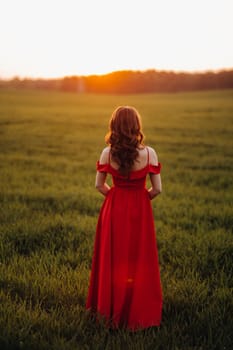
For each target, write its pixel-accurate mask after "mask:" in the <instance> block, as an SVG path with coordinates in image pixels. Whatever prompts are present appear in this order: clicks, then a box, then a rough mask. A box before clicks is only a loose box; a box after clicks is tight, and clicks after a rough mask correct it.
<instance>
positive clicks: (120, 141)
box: [105, 106, 144, 175]
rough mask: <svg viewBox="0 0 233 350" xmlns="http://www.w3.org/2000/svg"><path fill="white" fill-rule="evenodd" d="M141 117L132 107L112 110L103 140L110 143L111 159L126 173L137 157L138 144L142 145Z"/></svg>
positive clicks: (120, 170)
mask: <svg viewBox="0 0 233 350" xmlns="http://www.w3.org/2000/svg"><path fill="white" fill-rule="evenodd" d="M143 140H144V135H143V133H142V125H141V117H140V115H139V113H138V111H137V110H136V109H135V108H134V107H129V106H120V107H118V108H117V109H115V111H114V112H113V114H112V116H111V119H110V122H109V132H108V134H107V135H106V136H105V141H106V143H107V144H108V145H110V147H111V150H110V152H111V153H110V154H111V156H112V159H113V160H114V161H115V162H116V163H117V164H118V165H119V172H120V173H121V174H122V175H128V173H129V172H130V170H131V168H132V166H133V164H134V162H135V160H136V159H137V157H138V150H137V148H138V146H139V145H143Z"/></svg>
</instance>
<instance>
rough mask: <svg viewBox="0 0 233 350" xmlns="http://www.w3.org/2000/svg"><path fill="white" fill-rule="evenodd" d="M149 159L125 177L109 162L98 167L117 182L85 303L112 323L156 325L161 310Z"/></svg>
mask: <svg viewBox="0 0 233 350" xmlns="http://www.w3.org/2000/svg"><path fill="white" fill-rule="evenodd" d="M160 168H161V164H160V163H159V164H158V165H157V166H154V165H151V164H149V153H148V163H147V165H146V166H145V167H144V168H142V169H140V170H136V171H131V172H130V174H129V177H128V178H125V177H123V176H122V175H121V174H120V173H119V171H118V170H116V169H114V168H113V167H112V166H111V165H110V163H107V164H100V163H99V161H98V162H97V170H98V171H100V172H106V173H109V174H111V175H112V179H113V186H112V187H111V189H110V191H109V192H108V194H107V196H106V197H105V200H104V202H103V205H102V208H101V211H100V215H99V219H98V224H97V228H96V237H95V244H94V254H93V259H92V270H91V276H90V284H89V290H88V296H87V301H86V308H87V309H89V310H91V311H93V312H94V313H95V314H99V315H101V316H103V318H104V319H106V320H107V322H108V324H109V325H110V326H111V327H113V328H115V327H121V326H123V327H126V328H128V329H131V330H136V329H140V328H147V327H151V326H158V325H159V324H160V321H161V313H162V289H161V283H160V273H159V262H158V252H157V245H156V238H155V227H154V220H153V212H152V207H151V201H150V198H149V194H148V191H147V189H146V188H145V185H146V176H147V174H148V173H154V174H159V173H160Z"/></svg>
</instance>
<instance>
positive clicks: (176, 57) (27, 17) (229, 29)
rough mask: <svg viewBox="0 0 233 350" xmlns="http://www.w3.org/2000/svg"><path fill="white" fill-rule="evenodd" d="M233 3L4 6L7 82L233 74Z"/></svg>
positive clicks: (24, 2) (31, 2)
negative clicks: (149, 73)
mask: <svg viewBox="0 0 233 350" xmlns="http://www.w3.org/2000/svg"><path fill="white" fill-rule="evenodd" d="M232 14H233V0H0V78H12V77H15V76H18V77H22V78H25V77H32V78H39V77H44V78H53V77H63V76H68V75H89V74H105V73H108V72H112V71H117V70H124V69H132V70H146V69H158V70H174V71H204V70H219V69H223V68H225V69H226V68H232V67H233V45H232V37H233V21H232Z"/></svg>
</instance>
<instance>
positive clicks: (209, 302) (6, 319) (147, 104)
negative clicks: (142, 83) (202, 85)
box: [0, 90, 233, 350]
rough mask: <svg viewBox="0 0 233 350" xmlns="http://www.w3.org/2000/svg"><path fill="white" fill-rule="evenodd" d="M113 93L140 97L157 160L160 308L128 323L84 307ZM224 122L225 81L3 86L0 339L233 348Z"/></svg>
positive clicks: (39, 344) (227, 106)
mask: <svg viewBox="0 0 233 350" xmlns="http://www.w3.org/2000/svg"><path fill="white" fill-rule="evenodd" d="M121 104H127V105H133V106H135V107H136V108H138V110H139V112H140V113H141V115H142V120H143V126H144V132H145V134H146V142H147V143H148V144H149V145H151V146H152V147H154V148H155V149H156V151H157V153H158V155H159V160H160V161H161V162H162V164H163V169H162V181H163V193H162V195H161V196H159V197H158V198H156V199H155V200H154V201H153V202H152V204H153V211H154V217H155V224H156V228H157V241H158V249H159V259H160V267H161V279H162V285H163V295H164V307H163V319H162V324H161V326H160V327H159V328H151V329H147V330H143V331H139V332H136V333H131V332H129V331H126V330H119V331H116V332H111V331H109V330H108V329H106V328H105V327H104V325H102V324H99V325H96V324H95V323H94V322H93V321H92V320H91V319H90V318H89V316H88V315H87V313H86V312H85V300H86V294H87V287H88V281H89V271H90V266H91V258H92V249H93V242H94V235H95V227H96V223H97V217H98V213H99V209H100V206H101V203H102V200H103V198H102V197H101V195H100V194H98V193H97V191H96V190H95V188H94V180H95V163H96V160H97V159H98V157H99V154H100V152H101V150H102V148H103V147H105V144H104V135H105V133H106V132H107V127H108V120H109V117H110V114H111V112H112V110H113V109H114V108H115V107H117V106H118V105H121ZM232 122H233V91H232V90H228V91H227V90H226V91H212V92H195V93H177V94H144V95H128V96H122V95H119V96H116V95H77V94H65V93H57V92H46V91H16V90H1V91H0V205H1V208H0V348H1V349H30V350H33V349H38V350H42V349H59V350H60V349H61V350H63V349H64V350H71V349H72V350H73V349H84V350H85V349H100V350H103V349H123V350H127V349H132V350H142V349H151V350H155V349H162V350H166V349H169V350H170V349H172V350H173V349H174V350H175V349H177V350H188V349H199V350H203V349H211V350H212V349H232V344H233V326H232V325H233V277H232V276H233V264H232V262H233V236H232V227H233V215H232V214H233V213H232V169H233V162H232V156H233V151H232V150H233V141H232V139H233V138H232V132H233V123H232ZM109 181H110V179H109ZM152 278H153V276H152Z"/></svg>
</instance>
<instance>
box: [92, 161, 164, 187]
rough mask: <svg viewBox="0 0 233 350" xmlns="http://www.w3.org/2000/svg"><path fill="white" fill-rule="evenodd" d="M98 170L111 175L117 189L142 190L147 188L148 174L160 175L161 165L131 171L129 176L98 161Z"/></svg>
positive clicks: (149, 165) (108, 164) (150, 165)
mask: <svg viewBox="0 0 233 350" xmlns="http://www.w3.org/2000/svg"><path fill="white" fill-rule="evenodd" d="M96 168H97V170H98V171H99V172H104V173H109V174H111V175H112V180H113V184H114V186H115V187H120V188H127V189H140V188H145V184H146V176H147V174H148V173H153V174H159V173H160V169H161V163H158V165H152V164H149V163H148V164H147V165H146V166H145V167H143V168H142V169H139V170H132V171H130V173H129V175H128V176H123V175H121V174H120V172H119V171H118V170H117V169H115V168H113V167H112V166H111V164H110V163H105V164H100V162H99V161H98V162H97V164H96Z"/></svg>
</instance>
